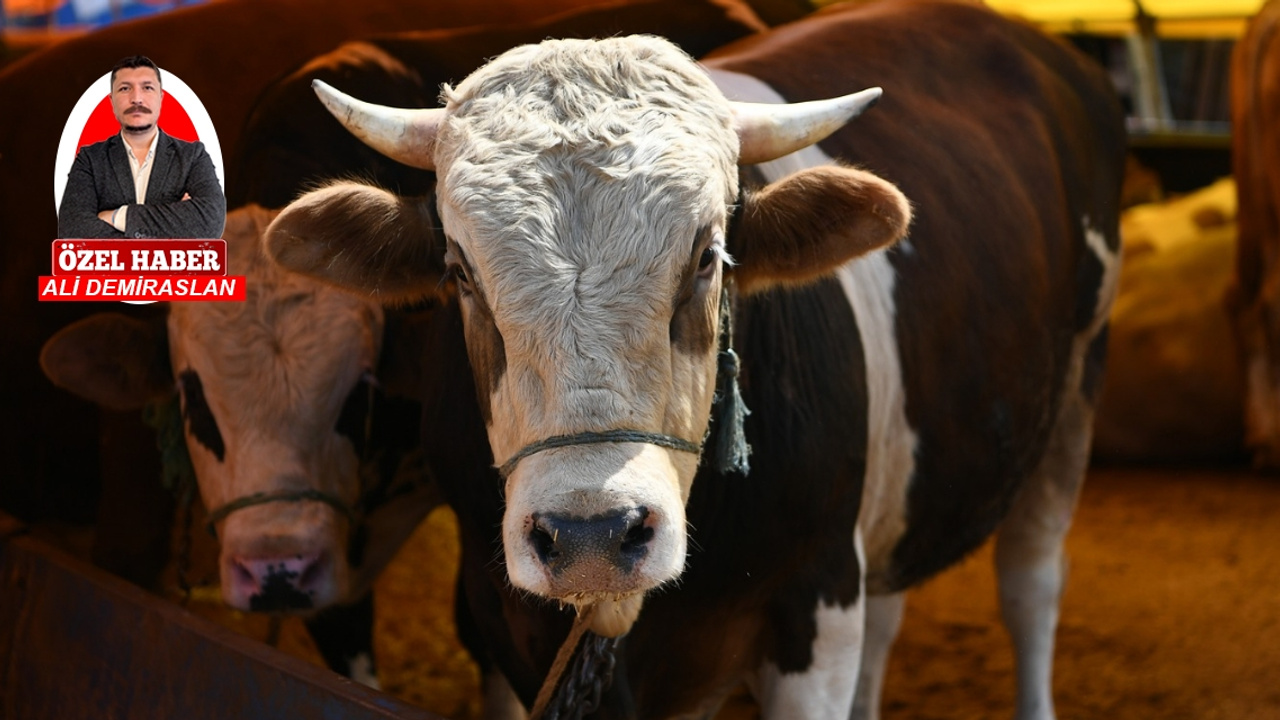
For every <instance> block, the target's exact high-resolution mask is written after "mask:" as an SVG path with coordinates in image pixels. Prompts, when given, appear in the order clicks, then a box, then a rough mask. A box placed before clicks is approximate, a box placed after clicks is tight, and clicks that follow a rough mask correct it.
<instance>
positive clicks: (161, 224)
mask: <svg viewBox="0 0 1280 720" xmlns="http://www.w3.org/2000/svg"><path fill="white" fill-rule="evenodd" d="M127 152H128V148H127V147H126V146H125V143H124V140H122V139H120V135H119V134H116V135H112V136H111V137H110V138H107V139H106V140H103V141H102V142H100V143H94V144H93V145H88V146H86V147H83V148H81V149H80V152H79V154H77V155H76V159H75V162H74V163H72V165H71V172H70V173H68V174H67V189H66V191H65V192H64V193H63V195H62V205H61V206H60V207H59V208H58V237H60V238H199V239H204V238H220V237H222V229H223V227H224V226H225V225H226V222H227V199H226V196H224V195H223V194H222V187H221V186H220V185H219V184H218V176H217V175H216V174H215V173H214V170H213V161H212V160H211V159H210V158H209V153H207V152H205V149H204V144H203V143H198V142H194V143H191V142H186V141H184V140H178V139H177V138H174V137H170V136H169V135H166V134H165V133H164V131H160V137H159V138H157V139H156V154H155V158H154V160H153V162H154V163H155V164H154V165H153V166H152V168H151V178H150V179H149V180H148V181H147V197H146V204H138V203H137V202H135V201H136V199H137V192H136V191H135V190H134V186H133V174H132V172H131V171H130V169H129V156H128V155H126V154H125V153H127ZM183 193H186V194H188V195H190V196H191V199H190V200H182V195H183ZM121 205H128V207H129V210H128V212H127V213H126V214H125V231H124V232H120V231H119V230H116V229H115V227H113V226H112V225H111V224H110V223H107V222H104V221H103V220H102V219H100V218H99V217H98V213H99V212H101V211H103V210H114V209H115V208H118V207H120V206H121Z"/></svg>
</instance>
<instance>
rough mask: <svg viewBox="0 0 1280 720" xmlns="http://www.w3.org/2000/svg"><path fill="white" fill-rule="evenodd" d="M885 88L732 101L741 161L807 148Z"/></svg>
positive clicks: (766, 158)
mask: <svg viewBox="0 0 1280 720" xmlns="http://www.w3.org/2000/svg"><path fill="white" fill-rule="evenodd" d="M883 92H884V91H883V90H881V89H880V88H878V87H873V88H868V89H866V90H863V91H861V92H856V93H853V94H852V95H844V96H841V97H838V98H831V99H829V100H813V101H811V102H802V103H788V104H785V105H771V104H765V103H744V102H731V103H729V104H730V105H731V106H732V107H733V124H734V129H736V130H737V131H738V142H739V144H740V149H739V151H738V162H739V163H740V164H742V165H751V164H754V163H762V162H768V161H770V160H777V159H778V158H780V157H782V156H783V155H787V154H790V153H793V152H795V151H797V150H799V149H801V148H806V147H808V146H810V145H812V144H814V143H816V142H818V141H819V140H822V139H823V138H825V137H827V136H828V135H830V134H831V133H833V132H835V131H836V130H839V129H840V127H841V126H842V125H844V124H845V123H847V122H849V121H850V120H852V119H853V118H855V117H857V116H858V115H861V114H862V112H863V111H864V110H866V109H867V108H869V107H871V106H872V105H875V104H876V101H877V100H879V99H880V95H881V94H882V93H883Z"/></svg>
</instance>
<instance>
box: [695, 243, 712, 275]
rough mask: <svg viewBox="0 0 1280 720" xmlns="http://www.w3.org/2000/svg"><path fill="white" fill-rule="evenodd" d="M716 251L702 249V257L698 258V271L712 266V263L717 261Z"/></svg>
mask: <svg viewBox="0 0 1280 720" xmlns="http://www.w3.org/2000/svg"><path fill="white" fill-rule="evenodd" d="M715 259H716V251H715V250H712V249H711V248H707V249H705V250H703V251H702V257H700V258H698V271H699V272H701V271H703V270H706V269H707V268H709V267H711V263H713V262H715Z"/></svg>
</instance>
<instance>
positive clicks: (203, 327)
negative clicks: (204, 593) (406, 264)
mask: <svg viewBox="0 0 1280 720" xmlns="http://www.w3.org/2000/svg"><path fill="white" fill-rule="evenodd" d="M274 216H275V213H274V212H272V211H267V210H263V209H262V208H259V207H257V206H247V207H244V208H240V209H238V210H236V211H234V212H232V213H231V214H230V215H229V216H228V218H227V228H226V232H225V234H224V237H225V238H226V240H227V246H228V258H227V264H228V269H229V272H230V273H232V274H235V275H244V276H245V278H246V287H247V299H246V301H245V302H244V303H219V302H191V303H175V304H173V306H172V307H171V308H170V309H169V312H168V314H167V318H166V319H158V320H153V321H150V322H148V321H142V320H137V319H134V318H130V317H127V316H124V315H121V314H118V313H99V314H95V315H92V316H90V317H88V318H86V319H84V320H81V321H78V322H76V323H73V324H72V325H70V326H68V327H67V328H64V329H63V330H61V331H60V332H59V333H57V334H56V335H55V336H54V337H53V338H51V339H50V340H49V342H48V343H46V344H45V347H44V350H43V352H42V354H41V365H42V367H43V368H44V371H45V373H46V374H47V375H48V376H49V378H50V379H51V380H52V381H53V382H54V383H55V384H56V385H58V386H59V387H62V388H66V389H67V390H70V391H71V392H74V393H75V394H77V395H79V396H80V397H83V398H85V399H87V400H91V401H94V402H96V403H99V404H100V405H102V406H104V407H107V408H110V409H112V410H117V411H139V410H141V409H142V408H144V407H147V406H150V409H151V411H152V412H153V413H156V414H157V416H158V417H159V418H161V421H160V423H159V425H160V427H159V428H158V432H157V436H158V437H159V438H160V445H161V447H162V449H163V455H164V457H165V459H166V468H165V470H166V472H167V473H172V474H174V475H176V476H178V477H177V478H176V479H175V482H177V483H182V482H193V481H194V482H196V483H197V484H198V491H199V496H200V498H201V499H202V501H203V504H204V507H205V508H206V509H207V510H208V511H209V513H210V514H209V515H207V523H208V528H209V530H210V531H216V536H217V538H218V540H219V542H220V545H221V557H220V559H219V571H220V572H219V574H220V577H221V588H222V595H223V597H224V599H225V600H226V602H227V603H228V604H229V605H231V606H233V607H235V608H237V609H240V610H245V611H248V610H259V611H270V612H289V611H292V612H303V613H306V614H307V615H309V616H311V617H313V618H314V620H313V628H312V629H313V635H314V636H315V638H316V642H317V646H318V647H319V649H320V650H321V652H322V654H323V655H324V657H325V659H326V661H327V662H328V663H329V664H330V666H331V667H333V668H334V669H335V670H338V671H340V672H343V673H344V674H347V675H352V676H355V677H358V678H359V679H361V680H364V681H365V682H370V683H373V682H374V680H376V677H375V676H374V675H373V672H374V667H373V665H372V664H371V657H365V658H363V661H360V660H359V657H360V655H361V654H362V653H364V654H368V653H370V652H371V651H372V641H371V639H370V638H368V637H367V633H368V632H370V627H371V623H372V617H373V616H372V613H373V607H372V604H371V601H370V598H369V594H370V590H371V588H372V586H373V580H374V579H375V578H376V577H377V575H378V573H379V572H381V570H382V569H383V568H384V567H385V566H386V564H387V563H388V562H390V560H391V558H392V557H393V556H394V554H395V552H396V550H398V549H399V547H400V545H401V544H402V543H403V542H404V540H405V538H407V537H408V536H409V534H410V533H412V532H413V529H414V528H415V527H416V526H417V524H418V522H419V521H421V519H422V518H423V517H425V516H426V514H427V513H428V512H430V510H431V509H432V508H433V507H435V506H436V505H437V504H438V490H437V488H436V487H435V485H434V483H433V482H431V479H430V472H429V470H428V469H427V468H426V467H425V466H424V465H423V463H422V461H421V456H420V453H417V452H415V449H416V447H417V446H418V444H419V443H418V440H417V436H418V419H419V416H420V413H421V411H420V408H419V406H418V405H417V403H415V402H411V401H408V400H407V399H406V398H411V397H412V395H413V393H414V388H413V387H412V385H413V374H412V373H406V372H404V371H405V370H406V369H407V368H409V367H410V365H409V363H408V362H407V361H406V360H405V356H406V355H409V354H416V353H417V352H421V349H420V348H418V347H416V339H417V338H416V333H415V331H414V330H413V327H412V326H413V323H414V317H413V316H412V315H407V314H401V315H400V316H398V317H396V318H395V319H393V320H392V321H391V322H392V324H393V326H394V327H393V329H392V330H391V331H388V332H384V330H385V328H386V326H387V321H386V320H385V319H384V314H383V311H382V308H381V307H378V306H376V305H374V304H371V303H369V302H367V301H363V302H362V301H360V300H359V299H358V298H354V297H352V296H350V295H346V294H343V293H339V292H337V291H335V290H332V289H329V288H326V287H323V286H320V285H319V284H317V283H315V282H312V281H308V280H306V279H304V278H301V277H298V276H295V275H291V274H287V273H282V272H280V271H278V270H276V269H275V268H274V267H272V266H270V265H268V264H266V261H265V258H263V256H262V253H261V242H260V240H261V237H262V231H263V229H264V228H265V227H266V225H267V223H268V222H269V221H270V220H271V218H273V217H274ZM424 312H426V311H424ZM402 343H404V344H406V345H407V346H405V347H402V346H401V344H402ZM179 413H180V417H179V415H178V414H179ZM166 420H168V422H167V423H166ZM187 473H194V477H189V478H185V477H181V476H182V475H184V474H187ZM189 491H190V489H188V492H189ZM307 493H309V494H307ZM262 496H268V497H274V498H275V499H274V500H273V501H270V502H258V503H247V504H245V505H244V507H239V508H236V505H235V504H236V503H242V504H244V503H246V501H248V500H251V499H253V498H255V497H262ZM214 511H219V515H220V516H215V515H214V514H213V513H214ZM189 531H190V530H189V529H188V532H189ZM331 606H339V607H341V608H343V609H342V610H341V611H330V612H328V613H325V614H323V615H321V616H319V617H318V618H316V616H315V612H316V611H318V610H326V609H328V608H330V607H331ZM327 630H331V632H326V631H327ZM360 630H363V632H364V634H365V635H364V636H362V635H361V633H360ZM375 684H376V683H375Z"/></svg>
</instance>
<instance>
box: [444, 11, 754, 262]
mask: <svg viewBox="0 0 1280 720" xmlns="http://www.w3.org/2000/svg"><path fill="white" fill-rule="evenodd" d="M445 96H446V99H447V102H448V108H447V110H448V114H447V118H446V120H445V123H444V127H443V128H442V130H441V134H440V140H439V144H438V148H437V156H436V162H437V167H438V169H439V175H440V184H441V187H440V188H439V190H440V193H441V200H442V205H443V206H445V209H446V212H449V211H452V216H453V218H454V219H455V220H459V219H461V218H465V219H466V221H467V222H468V223H469V224H470V225H471V226H472V229H473V230H474V231H475V232H477V233H479V234H483V235H485V236H486V238H489V237H491V236H493V235H504V234H505V235H512V236H515V237H516V238H518V239H521V240H523V239H526V238H528V237H536V236H539V235H544V236H545V235H548V234H549V233H552V232H563V231H564V230H565V229H566V228H565V227H564V226H566V225H573V224H574V223H575V221H576V220H579V219H583V218H586V217H587V216H589V215H591V214H593V213H596V212H599V211H602V210H605V209H608V210H610V211H616V212H620V213H625V212H628V211H630V212H632V213H633V214H636V215H638V216H645V217H647V218H656V217H660V216H673V217H676V218H680V219H681V221H682V222H684V223H686V224H698V223H706V222H709V221H711V220H713V219H714V217H713V216H714V215H715V214H716V213H718V212H720V211H721V210H722V209H723V206H724V205H726V204H727V203H730V202H732V201H733V200H734V199H735V197H736V194H737V175H736V161H737V152H738V141H737V137H736V135H735V134H734V132H733V129H732V117H731V113H730V110H729V105H728V102H727V101H726V100H725V99H724V96H723V95H722V94H721V93H720V91H719V90H718V89H717V88H716V87H715V85H714V84H713V83H712V82H711V80H710V79H709V78H708V76H707V75H706V73H705V72H704V71H703V70H702V69H701V68H699V67H698V66H697V65H696V63H694V62H693V60H692V59H690V58H689V57H688V56H687V55H685V54H684V53H683V52H682V51H681V50H679V49H678V48H677V47H675V46H674V45H672V44H671V43H669V42H667V41H665V40H661V39H659V38H653V37H645V36H633V37H626V38H613V39H609V40H601V41H583V40H558V41H547V42H545V43H542V44H540V45H529V46H524V47H520V48H516V49H515V50H512V51H510V52H508V53H506V54H504V55H502V56H500V57H499V58H497V59H495V60H494V61H493V62H491V63H490V64H489V65H487V66H485V67H484V68H481V69H480V70H478V71H476V72H475V73H474V74H473V75H471V76H470V77H468V78H467V79H466V80H465V81H463V82H462V83H461V84H460V85H459V86H458V87H457V88H456V89H449V88H446V90H445ZM593 203H598V205H599V207H595V206H593V205H592V204H593ZM620 219H621V218H620ZM557 224H559V225H560V226H559V227H557ZM655 230H656V228H655ZM562 237H563V236H562Z"/></svg>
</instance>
